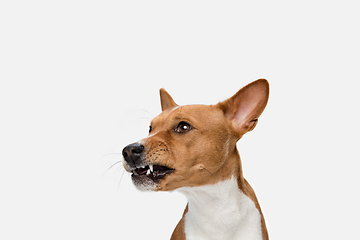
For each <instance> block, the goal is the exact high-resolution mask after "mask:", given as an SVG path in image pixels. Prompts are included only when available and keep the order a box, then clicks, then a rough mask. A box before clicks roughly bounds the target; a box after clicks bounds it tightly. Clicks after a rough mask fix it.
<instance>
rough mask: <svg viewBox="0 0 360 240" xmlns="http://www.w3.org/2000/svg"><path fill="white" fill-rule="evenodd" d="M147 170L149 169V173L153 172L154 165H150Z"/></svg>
mask: <svg viewBox="0 0 360 240" xmlns="http://www.w3.org/2000/svg"><path fill="white" fill-rule="evenodd" d="M149 168H150V171H151V172H154V165H152V164H151V165H149Z"/></svg>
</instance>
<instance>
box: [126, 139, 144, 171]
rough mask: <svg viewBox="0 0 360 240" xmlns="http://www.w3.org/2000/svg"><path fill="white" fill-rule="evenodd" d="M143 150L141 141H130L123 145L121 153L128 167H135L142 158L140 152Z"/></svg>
mask: <svg viewBox="0 0 360 240" xmlns="http://www.w3.org/2000/svg"><path fill="white" fill-rule="evenodd" d="M143 152H144V145H142V144H141V143H132V144H129V145H127V146H126V147H124V149H123V151H122V155H123V156H124V159H125V161H126V162H127V164H129V165H130V167H137V166H138V165H139V163H140V161H141V160H142V159H141V157H142V153H143Z"/></svg>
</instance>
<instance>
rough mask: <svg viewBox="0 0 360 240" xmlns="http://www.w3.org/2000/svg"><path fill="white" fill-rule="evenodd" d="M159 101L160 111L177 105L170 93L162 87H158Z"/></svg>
mask: <svg viewBox="0 0 360 240" xmlns="http://www.w3.org/2000/svg"><path fill="white" fill-rule="evenodd" d="M160 101H161V109H162V111H165V110H166V109H170V108H173V107H176V106H177V104H176V103H175V102H174V100H173V99H172V97H171V96H170V94H169V93H168V92H167V91H166V90H165V89H163V88H161V89H160Z"/></svg>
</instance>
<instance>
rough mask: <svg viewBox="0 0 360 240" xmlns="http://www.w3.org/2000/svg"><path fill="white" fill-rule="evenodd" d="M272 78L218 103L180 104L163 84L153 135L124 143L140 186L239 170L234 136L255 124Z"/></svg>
mask: <svg viewBox="0 0 360 240" xmlns="http://www.w3.org/2000/svg"><path fill="white" fill-rule="evenodd" d="M268 96H269V84H268V82H267V81H266V80H265V79H260V80H257V81H255V82H253V83H251V84H249V85H247V86H245V87H244V88H242V89H241V90H240V91H238V92H237V93H236V94H235V95H234V96H233V97H231V98H229V99H228V100H225V101H223V102H220V103H218V104H216V105H187V106H178V105H177V104H176V103H175V102H174V100H173V99H172V97H171V96H170V95H169V94H168V93H167V92H166V91H165V90H164V89H161V90H160V98H161V107H162V113H161V114H160V115H158V116H157V117H155V118H154V119H153V120H152V121H151V124H150V128H149V136H148V137H147V138H145V139H143V140H141V141H139V142H137V143H133V144H130V145H128V146H126V147H125V148H124V149H123V157H124V160H125V161H123V165H124V168H125V170H126V171H128V172H131V173H132V175H131V177H132V180H133V182H134V184H135V186H136V187H137V188H138V189H140V190H155V191H169V190H174V189H177V188H180V187H191V186H201V185H207V184H213V183H216V182H219V181H221V180H225V179H228V178H230V177H232V176H233V175H234V174H236V173H238V172H239V171H241V170H240V169H239V168H240V162H239V160H238V159H239V158H238V157H237V156H238V155H237V154H238V152H237V150H236V142H237V141H238V140H239V139H240V138H241V137H242V136H243V135H244V134H245V133H246V132H248V131H251V130H253V129H254V127H255V126H256V123H257V120H258V117H259V116H260V114H261V113H262V112H263V110H264V109H265V106H266V103H267V100H268Z"/></svg>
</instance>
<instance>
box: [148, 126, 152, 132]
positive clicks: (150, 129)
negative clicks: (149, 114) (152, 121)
mask: <svg viewBox="0 0 360 240" xmlns="http://www.w3.org/2000/svg"><path fill="white" fill-rule="evenodd" d="M151 131H152V126H151V125H150V126H149V133H151Z"/></svg>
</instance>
